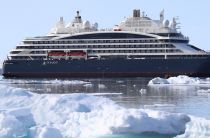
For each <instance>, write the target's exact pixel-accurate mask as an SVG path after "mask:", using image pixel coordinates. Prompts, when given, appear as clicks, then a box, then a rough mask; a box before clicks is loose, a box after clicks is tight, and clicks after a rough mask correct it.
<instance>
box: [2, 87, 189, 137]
mask: <svg viewBox="0 0 210 138" xmlns="http://www.w3.org/2000/svg"><path fill="white" fill-rule="evenodd" d="M0 99H1V100H0V134H1V135H0V137H1V138H7V137H14V136H15V137H29V138H36V137H38V138H48V137H56V138H59V137H71V138H94V137H97V136H102V135H109V134H110V135H111V134H142V133H145V132H148V133H158V134H166V135H167V134H168V135H171V134H172V135H178V134H182V133H184V131H185V125H186V123H187V122H189V121H190V117H188V116H187V115H184V114H173V113H167V112H160V111H152V110H146V109H127V108H124V107H121V106H119V105H117V104H116V103H115V102H113V101H111V100H109V99H107V98H103V97H97V96H92V95H88V94H82V93H80V94H78V93H77V94H34V93H31V92H29V91H27V90H24V89H19V88H12V87H8V86H5V85H0Z"/></svg>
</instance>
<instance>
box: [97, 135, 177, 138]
mask: <svg viewBox="0 0 210 138" xmlns="http://www.w3.org/2000/svg"><path fill="white" fill-rule="evenodd" d="M173 137H174V136H166V135H151V134H149V135H111V136H103V137H98V138H173Z"/></svg>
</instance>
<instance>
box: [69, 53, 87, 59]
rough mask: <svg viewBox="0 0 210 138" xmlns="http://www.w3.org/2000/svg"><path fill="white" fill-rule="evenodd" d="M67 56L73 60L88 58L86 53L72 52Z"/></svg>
mask: <svg viewBox="0 0 210 138" xmlns="http://www.w3.org/2000/svg"><path fill="white" fill-rule="evenodd" d="M67 56H69V57H71V58H72V59H81V58H85V57H86V52H84V51H71V52H68V53H67Z"/></svg>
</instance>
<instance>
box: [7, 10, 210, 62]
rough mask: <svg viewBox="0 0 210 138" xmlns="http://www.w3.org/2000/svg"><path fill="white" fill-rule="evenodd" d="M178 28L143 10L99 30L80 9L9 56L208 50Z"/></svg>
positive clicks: (172, 54) (162, 54)
mask: <svg viewBox="0 0 210 138" xmlns="http://www.w3.org/2000/svg"><path fill="white" fill-rule="evenodd" d="M188 42H189V38H188V37H185V36H183V35H182V34H181V33H179V32H178V31H177V22H176V19H175V18H174V19H173V20H172V21H169V20H165V19H164V11H162V12H161V13H160V19H159V20H152V19H150V18H149V17H147V16H146V15H145V14H144V13H140V10H134V11H133V16H132V17H129V18H126V19H125V20H124V21H122V22H121V23H120V24H119V25H117V26H114V27H113V28H112V29H98V23H93V24H91V23H90V22H89V21H83V20H82V18H81V16H80V14H79V12H78V11H77V15H76V17H75V19H74V20H73V21H72V22H70V23H68V24H65V22H64V20H63V17H61V18H60V20H59V22H58V23H57V24H56V25H55V27H54V28H53V29H51V31H50V33H49V34H48V35H46V36H41V37H33V38H26V39H25V40H23V41H22V42H21V43H20V44H18V45H17V47H16V49H14V50H12V51H11V52H10V54H9V55H8V58H9V59H18V60H21V59H28V60H40V59H43V60H45V59H52V60H53V59H65V60H70V59H93V58H96V59H109V58H127V59H133V58H135V59H146V58H165V59H167V58H188V57H191V58H192V57H194V56H195V57H196V56H201V57H202V56H205V55H207V53H206V52H205V51H203V50H201V49H199V48H196V47H194V46H192V45H190V44H188Z"/></svg>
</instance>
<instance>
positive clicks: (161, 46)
mask: <svg viewBox="0 0 210 138" xmlns="http://www.w3.org/2000/svg"><path fill="white" fill-rule="evenodd" d="M69 48H76V49H77V48H174V46H173V45H172V44H165V45H163V44H160V45H157V44H156V45H72V46H17V49H69Z"/></svg>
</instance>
